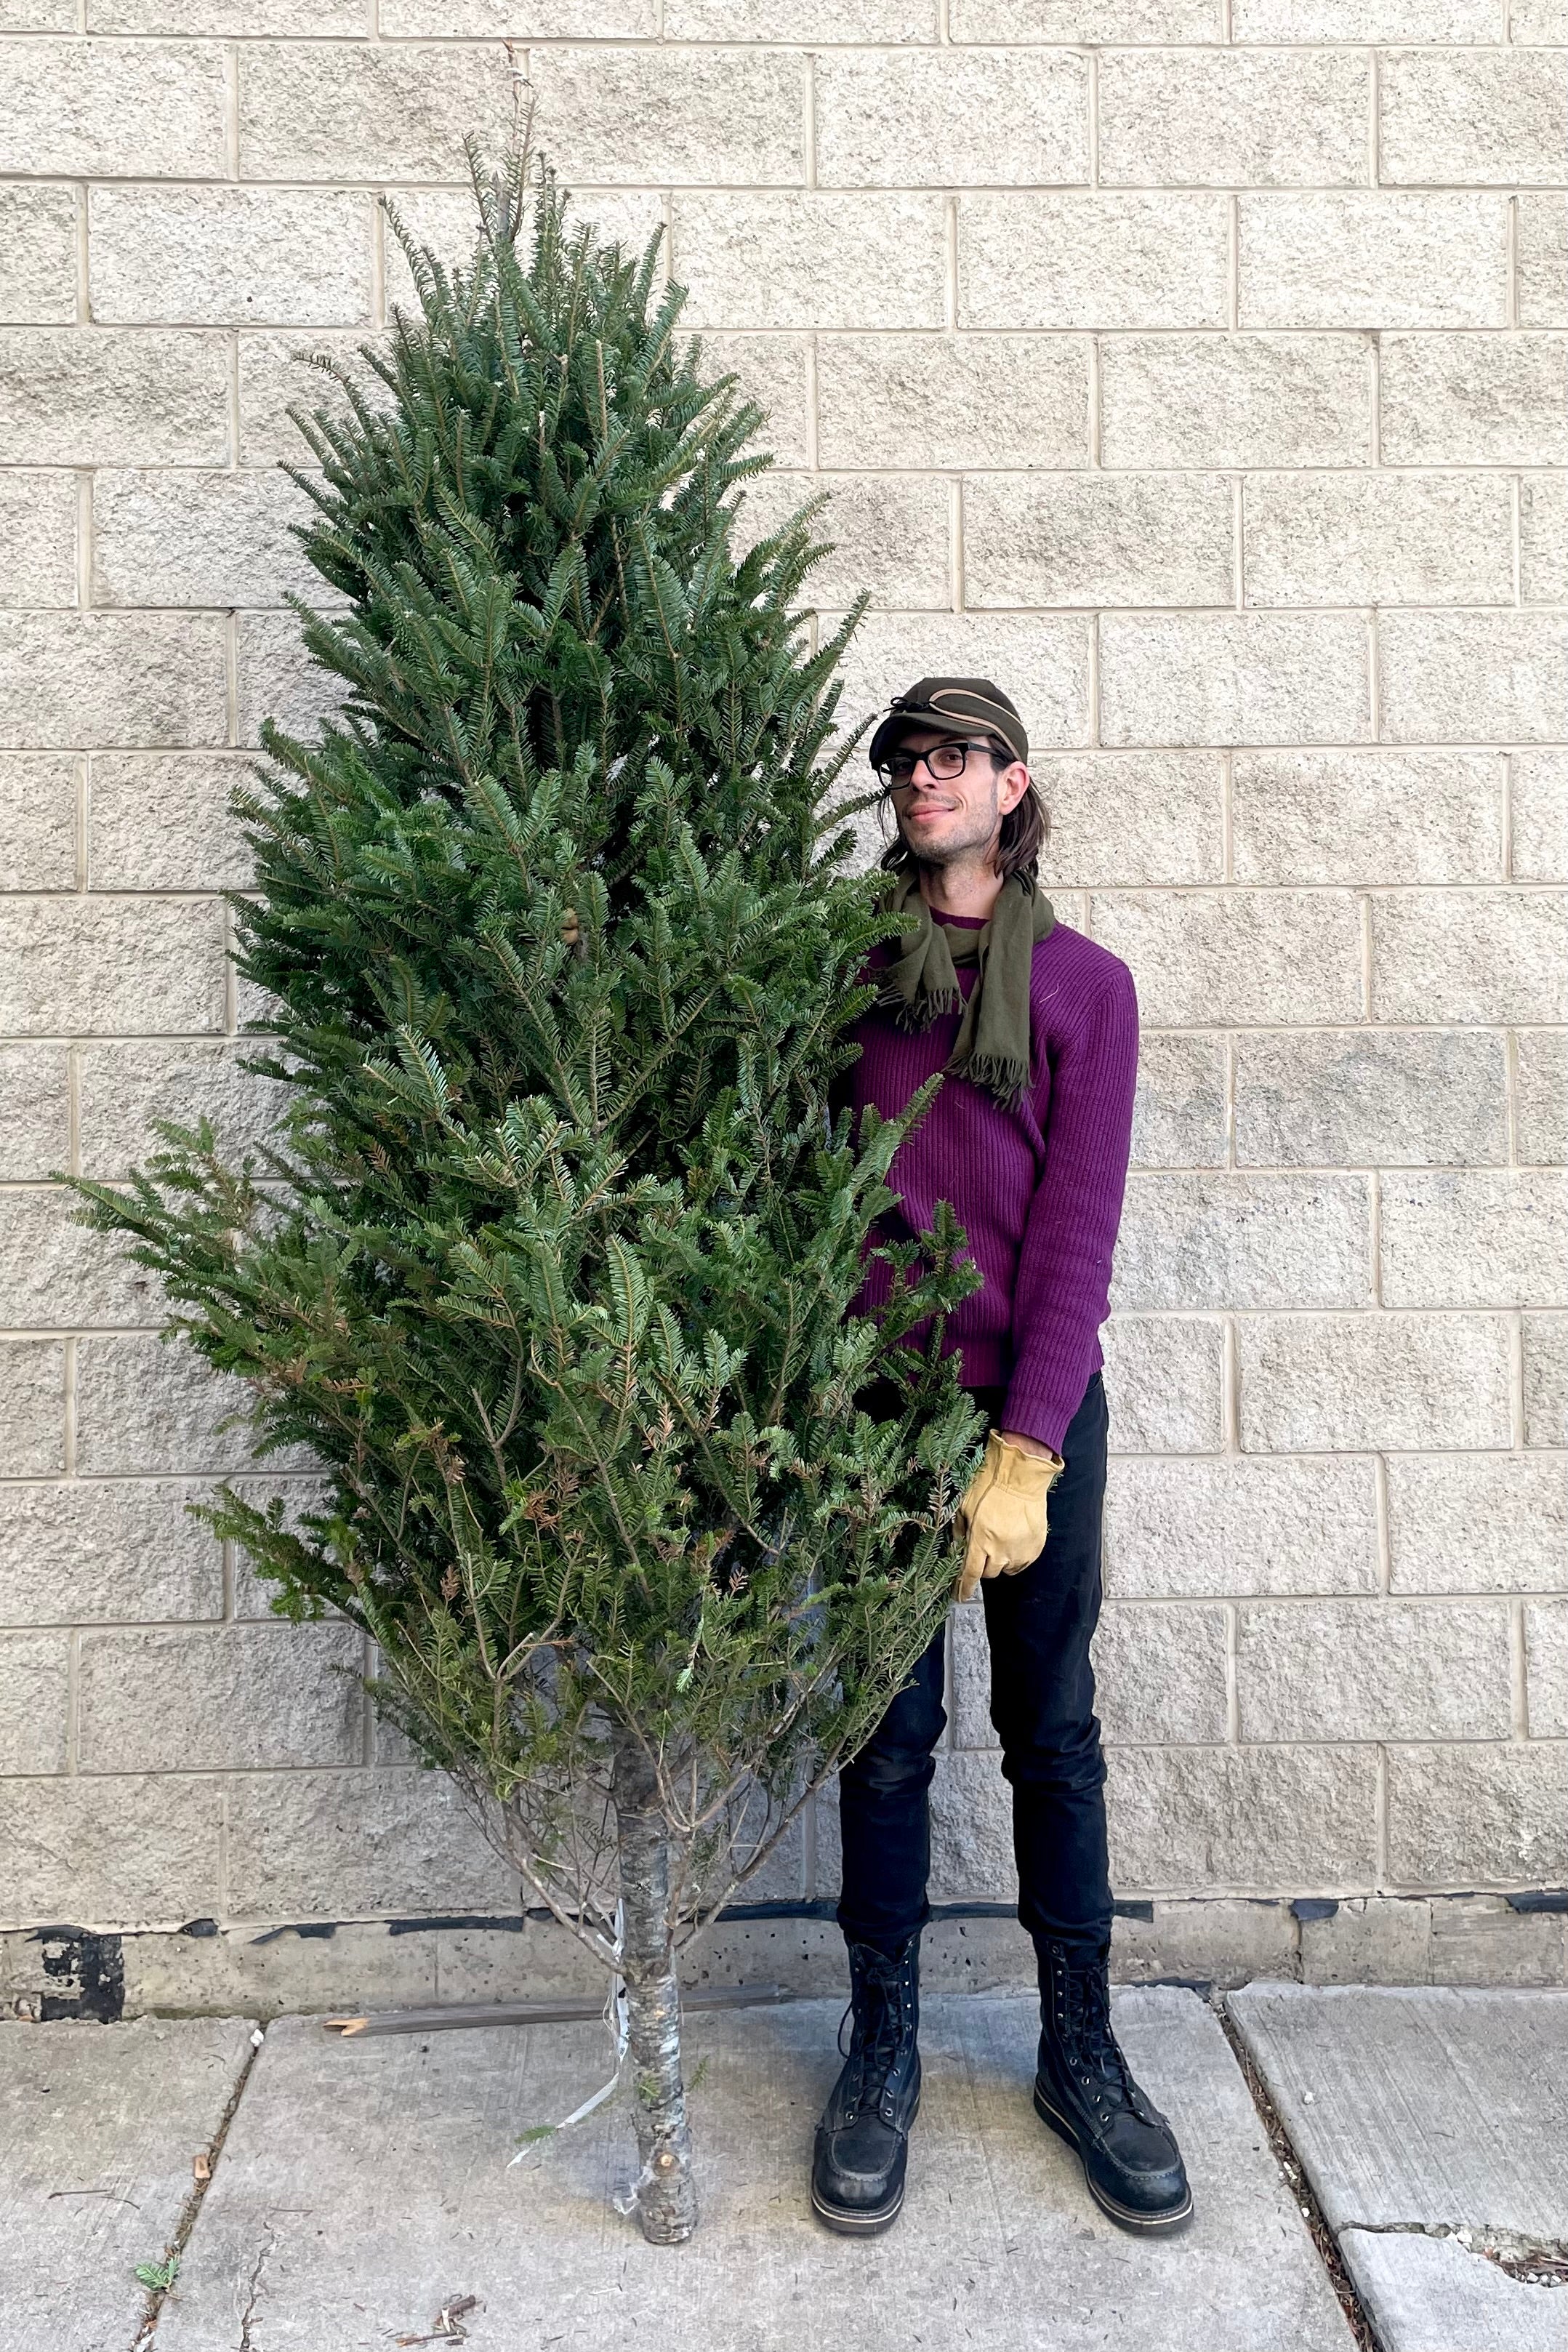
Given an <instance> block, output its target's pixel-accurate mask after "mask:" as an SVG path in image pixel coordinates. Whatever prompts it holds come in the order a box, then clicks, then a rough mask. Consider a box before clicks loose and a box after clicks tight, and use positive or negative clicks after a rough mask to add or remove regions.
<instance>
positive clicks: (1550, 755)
mask: <svg viewBox="0 0 1568 2352" xmlns="http://www.w3.org/2000/svg"><path fill="white" fill-rule="evenodd" d="M1509 766H1510V768H1511V771H1512V795H1511V798H1512V815H1513V823H1512V828H1511V831H1512V841H1511V848H1512V853H1513V855H1512V866H1513V874H1514V878H1515V880H1516V881H1520V882H1568V753H1563V752H1562V751H1515V752H1514V753H1513V754H1512V757H1511V760H1510V761H1509Z"/></svg>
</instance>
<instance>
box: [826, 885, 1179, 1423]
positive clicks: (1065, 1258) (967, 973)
mask: <svg viewBox="0 0 1568 2352" xmlns="http://www.w3.org/2000/svg"><path fill="white" fill-rule="evenodd" d="M938 919H939V920H941V921H944V922H947V923H949V924H951V925H952V927H953V928H954V929H962V930H978V929H980V924H979V922H978V921H977V920H975V919H960V918H958V917H956V916H943V917H939V918H938ZM887 961H888V951H887V950H886V949H885V948H877V949H873V952H872V956H871V964H872V967H873V968H875V967H876V966H879V965H882V964H885V963H886V962H887ZM956 969H957V976H958V985H959V988H960V989H961V990H962V992H963V993H964V995H965V996H966V997H967V995H968V993H969V992H970V990H971V989H972V988H973V986H974V984H975V966H974V965H973V964H972V963H971V964H967V965H965V964H960V965H959V966H957V968H956ZM1030 1016H1031V1017H1030V1028H1031V1033H1032V1038H1033V1051H1032V1061H1033V1073H1032V1076H1031V1078H1030V1084H1029V1086H1028V1087H1027V1088H1026V1089H1025V1092H1024V1095H1023V1097H1022V1100H1021V1101H1020V1103H1019V1108H1017V1110H1014V1111H1005V1110H1003V1109H1002V1108H1000V1106H999V1105H998V1102H997V1101H996V1099H995V1097H994V1096H992V1095H989V1094H988V1093H986V1092H984V1091H983V1090H982V1089H980V1088H979V1087H973V1086H971V1085H970V1084H969V1082H968V1080H967V1078H955V1077H950V1078H946V1079H944V1081H943V1083H942V1086H941V1087H940V1088H939V1090H938V1092H937V1096H936V1101H935V1103H934V1104H933V1105H932V1107H931V1108H930V1109H929V1110H928V1111H927V1112H926V1114H925V1120H924V1121H923V1123H922V1124H921V1126H920V1127H918V1128H917V1129H915V1133H914V1134H913V1135H912V1136H910V1137H908V1138H907V1139H906V1140H905V1141H904V1144H903V1146H902V1147H901V1149H900V1150H899V1152H898V1156H897V1158H896V1159H895V1160H894V1163H893V1168H892V1171H891V1173H890V1175H889V1178H888V1181H889V1183H890V1184H891V1185H892V1187H893V1189H894V1192H897V1193H898V1194H899V1195H900V1199H901V1204H902V1214H901V1213H899V1211H890V1212H889V1213H888V1214H887V1215H886V1216H885V1217H884V1218H883V1220H882V1224H881V1233H882V1235H883V1238H884V1239H887V1240H907V1239H909V1238H911V1237H912V1236H913V1235H914V1234H918V1233H920V1232H922V1231H924V1230H925V1228H926V1227H927V1226H929V1224H930V1223H931V1218H932V1213H933V1211H934V1210H935V1208H936V1202H938V1201H942V1200H946V1201H948V1202H951V1203H952V1206H953V1210H954V1213H955V1214H956V1217H957V1219H958V1222H959V1223H960V1224H961V1225H962V1226H963V1228H964V1231H965V1234H966V1235H967V1240H968V1245H969V1254H970V1255H971V1256H972V1257H973V1258H974V1260H975V1263H976V1264H977V1265H978V1266H979V1268H980V1271H981V1273H982V1274H983V1275H984V1276H985V1286H984V1288H983V1289H980V1290H977V1291H973V1292H971V1294H970V1295H969V1297H967V1298H966V1299H965V1300H964V1301H963V1303H962V1304H961V1305H960V1306H959V1307H958V1308H957V1310H956V1313H955V1314H954V1315H953V1317H952V1318H951V1320H950V1321H949V1323H948V1326H947V1329H946V1338H945V1344H946V1348H947V1349H949V1350H951V1349H954V1348H958V1349H962V1365H963V1369H962V1371H961V1373H960V1375H959V1377H960V1378H961V1379H962V1381H964V1383H965V1385H966V1387H968V1388H993V1387H996V1388H999V1387H1003V1386H1005V1387H1006V1389H1007V1391H1008V1395H1007V1410H1006V1412H1005V1414H1004V1416H1003V1419H1002V1423H1001V1426H1002V1427H1003V1428H1005V1429H1016V1430H1019V1431H1020V1432H1021V1433H1023V1434H1024V1435H1025V1436H1028V1437H1036V1438H1039V1439H1040V1442H1041V1444H1046V1445H1049V1446H1051V1449H1052V1450H1053V1451H1054V1452H1055V1453H1058V1454H1060V1453H1061V1441H1062V1437H1063V1435H1064V1434H1065V1433H1066V1429H1067V1424H1068V1423H1069V1422H1070V1421H1071V1418H1072V1416H1073V1414H1074V1413H1075V1412H1076V1411H1077V1410H1078V1407H1079V1405H1080V1403H1081V1402H1082V1398H1083V1391H1084V1390H1085V1389H1086V1388H1087V1386H1088V1384H1089V1381H1090V1379H1091V1377H1092V1374H1093V1373H1094V1372H1095V1371H1096V1370H1098V1369H1099V1367H1100V1366H1101V1365H1102V1364H1103V1362H1104V1357H1103V1354H1102V1353H1101V1349H1100V1339H1099V1331H1100V1326H1101V1324H1102V1323H1103V1321H1104V1319H1105V1311H1106V1305H1107V1297H1108V1293H1109V1290H1110V1286H1111V1254H1112V1251H1113V1248H1114V1246H1115V1241H1116V1228H1117V1226H1118V1224H1119V1223H1120V1222H1121V1216H1122V1193H1123V1189H1124V1184H1125V1181H1126V1174H1127V1154H1128V1150H1129V1146H1130V1142H1131V1138H1132V1126H1133V1087H1134V1079H1135V1077H1136V1075H1137V1060H1138V1000H1137V996H1136V994H1135V992H1134V987H1133V975H1132V973H1131V972H1130V971H1128V969H1127V967H1126V965H1125V964H1124V963H1123V962H1122V961H1121V960H1120V959H1119V958H1118V957H1116V956H1113V955H1112V954H1111V953H1110V952H1109V950H1107V949H1105V948H1102V947H1097V946H1096V945H1095V943H1094V941H1093V940H1091V939H1086V938H1085V937H1084V935H1083V933H1082V931H1074V930H1071V929H1069V928H1068V926H1067V925H1066V924H1065V923H1058V924H1057V925H1056V926H1055V928H1054V929H1052V930H1051V932H1050V933H1049V934H1048V935H1047V937H1046V938H1044V939H1043V940H1040V942H1039V943H1038V945H1037V946H1036V948H1035V950H1034V963H1033V968H1032V970H1031V972H1030ZM958 1020H959V1016H958V1014H957V1013H949V1014H947V1015H946V1016H945V1017H944V1018H942V1019H940V1020H937V1021H934V1022H933V1023H932V1024H931V1026H930V1028H929V1029H925V1030H922V1031H918V1032H915V1033H914V1034H911V1033H908V1032H905V1031H904V1030H901V1029H900V1028H898V1027H897V1026H896V1024H895V1023H894V1016H893V1014H892V1013H891V1012H887V1011H884V1010H883V1009H882V1008H881V1007H880V1006H879V1007H876V1008H874V1009H873V1011H872V1012H871V1013H867V1014H865V1015H864V1017H863V1018H862V1021H861V1022H860V1024H858V1026H857V1028H856V1031H855V1036H856V1038H857V1040H858V1042H859V1044H860V1045H861V1047H862V1053H861V1058H860V1060H859V1061H858V1062H857V1063H856V1064H855V1065H854V1066H853V1068H852V1070H850V1071H849V1072H848V1073H847V1076H846V1079H845V1082H844V1083H845V1090H846V1094H847V1097H848V1099H849V1100H850V1101H851V1102H852V1105H853V1107H854V1109H855V1111H856V1113H857V1115H858V1113H859V1112H860V1110H861V1109H862V1107H863V1106H864V1105H865V1104H866V1103H868V1102H869V1103H874V1104H875V1105H876V1107H877V1109H878V1110H879V1111H881V1112H882V1114H883V1117H884V1118H893V1117H894V1116H895V1115H896V1114H897V1113H898V1112H899V1111H901V1110H903V1109H904V1106H905V1105H906V1104H907V1102H908V1100H909V1097H910V1096H911V1095H912V1094H913V1093H914V1091H915V1087H917V1086H919V1085H920V1084H921V1083H922V1081H923V1080H924V1079H925V1078H928V1077H929V1076H931V1074H932V1072H933V1071H934V1070H939V1069H940V1068H941V1067H942V1066H943V1064H944V1063H945V1062H946V1059H947V1056H948V1055H949V1054H950V1053H951V1052H952V1050H953V1043H954V1040H955V1038H956V1036H957V1034H958ZM887 1286H888V1273H887V1268H886V1267H885V1266H883V1265H878V1266H873V1268H872V1271H871V1274H870V1276H869V1277H868V1279H867V1281H866V1284H865V1286H864V1288H863V1289H862V1292H861V1295H860V1297H859V1298H858V1299H857V1301H856V1305H857V1306H858V1307H861V1308H862V1309H864V1308H867V1307H871V1306H873V1305H875V1304H877V1303H879V1302H880V1300H881V1299H883V1297H885V1296H886V1294H887Z"/></svg>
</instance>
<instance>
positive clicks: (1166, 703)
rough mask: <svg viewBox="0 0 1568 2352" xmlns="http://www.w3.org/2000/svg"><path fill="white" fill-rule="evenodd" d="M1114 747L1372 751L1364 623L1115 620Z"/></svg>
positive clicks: (1187, 617) (1106, 734)
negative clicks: (1317, 745)
mask: <svg viewBox="0 0 1568 2352" xmlns="http://www.w3.org/2000/svg"><path fill="white" fill-rule="evenodd" d="M1100 643H1101V649H1102V661H1103V675H1102V685H1101V698H1100V710H1101V719H1100V726H1101V737H1102V740H1103V741H1104V742H1106V743H1207V744H1227V743H1229V744H1237V745H1243V744H1250V743H1313V742H1329V741H1338V742H1342V743H1343V742H1347V741H1348V742H1355V741H1364V740H1367V738H1368V737H1369V736H1370V735H1371V733H1372V714H1371V708H1370V691H1371V689H1370V680H1369V676H1368V668H1367V632H1366V624H1365V622H1364V620H1363V619H1362V618H1361V616H1360V615H1359V614H1355V613H1107V614H1105V616H1104V618H1103V620H1102V621H1101V624H1100Z"/></svg>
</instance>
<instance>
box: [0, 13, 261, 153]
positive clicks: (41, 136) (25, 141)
mask: <svg viewBox="0 0 1568 2352" xmlns="http://www.w3.org/2000/svg"><path fill="white" fill-rule="evenodd" d="M224 118H225V89H224V60H223V57H222V55H221V53H220V52H219V51H217V50H216V49H213V48H209V47H206V46H204V44H200V43H197V42H191V43H188V44H185V43H175V42H172V41H115V42H113V43H112V44H110V45H105V44H103V43H99V42H95V41H71V40H65V41H61V40H53V41H7V42H6V44H5V85H4V87H3V88H0V172H7V173H37V174H40V175H41V174H44V173H47V174H48V175H50V176H51V177H53V178H57V179H67V178H69V177H71V176H73V175H74V176H77V177H83V178H85V177H87V176H88V175H89V174H90V175H91V176H93V177H95V178H103V179H110V178H123V179H143V180H163V179H174V180H179V179H204V178H214V179H215V178H216V177H217V176H218V175H219V174H220V173H222V172H223V171H224V170H225V134H224Z"/></svg>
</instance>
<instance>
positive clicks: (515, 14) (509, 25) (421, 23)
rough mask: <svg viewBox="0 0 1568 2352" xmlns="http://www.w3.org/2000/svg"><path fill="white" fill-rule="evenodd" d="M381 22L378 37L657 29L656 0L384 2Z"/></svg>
mask: <svg viewBox="0 0 1568 2352" xmlns="http://www.w3.org/2000/svg"><path fill="white" fill-rule="evenodd" d="M380 22H381V31H382V39H383V40H392V39H395V40H408V39H419V38H422V37H429V38H430V39H432V40H455V39H465V40H478V39H483V38H484V37H486V36H487V35H491V36H499V37H506V36H507V35H510V36H511V37H513V38H515V39H521V40H541V41H552V40H557V39H560V40H569V41H570V40H578V41H587V40H594V41H612V40H619V39H632V40H636V39H638V38H640V37H645V36H651V35H653V34H656V33H657V32H658V29H659V23H658V9H657V5H656V0H586V5H585V0H386V6H385V8H384V10H383V11H382V16H381V19H380ZM730 37H731V36H729V35H728V34H726V35H725V38H726V39H729V38H730Z"/></svg>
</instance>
